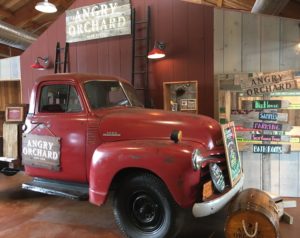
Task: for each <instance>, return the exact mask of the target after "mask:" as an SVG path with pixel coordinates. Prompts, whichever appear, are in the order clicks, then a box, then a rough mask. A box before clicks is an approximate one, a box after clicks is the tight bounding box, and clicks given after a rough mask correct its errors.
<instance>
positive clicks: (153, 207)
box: [114, 174, 181, 238]
mask: <svg viewBox="0 0 300 238" xmlns="http://www.w3.org/2000/svg"><path fill="white" fill-rule="evenodd" d="M177 213H179V212H178V208H177V207H176V204H175V202H174V201H173V199H172V198H171V196H170V194H169V192H168V190H167V189H166V187H165V185H164V184H163V183H162V181H161V180H160V179H159V178H157V177H155V176H154V175H152V174H142V175H140V176H136V177H131V178H129V179H128V180H125V182H124V183H123V184H121V186H120V187H119V189H118V190H117V192H116V193H115V196H114V216H115V220H116V223H117V225H118V226H119V228H120V230H121V231H122V232H123V233H124V234H125V235H126V236H127V237H130V238H141V237H143V238H148V237H149V238H150V237H151V238H164V237H172V238H173V237H175V235H176V233H177V231H178V228H179V229H180V223H181V221H179V219H180V215H179V214H177Z"/></svg>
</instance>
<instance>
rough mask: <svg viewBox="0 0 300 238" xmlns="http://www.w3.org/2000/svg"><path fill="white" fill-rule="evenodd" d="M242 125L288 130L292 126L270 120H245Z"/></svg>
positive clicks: (254, 127) (261, 128)
mask: <svg viewBox="0 0 300 238" xmlns="http://www.w3.org/2000/svg"><path fill="white" fill-rule="evenodd" d="M244 127H246V128H253V129H256V130H267V131H290V130H291V129H292V128H293V127H292V126H291V125H289V124H279V123H271V122H261V121H255V122H245V123H244Z"/></svg>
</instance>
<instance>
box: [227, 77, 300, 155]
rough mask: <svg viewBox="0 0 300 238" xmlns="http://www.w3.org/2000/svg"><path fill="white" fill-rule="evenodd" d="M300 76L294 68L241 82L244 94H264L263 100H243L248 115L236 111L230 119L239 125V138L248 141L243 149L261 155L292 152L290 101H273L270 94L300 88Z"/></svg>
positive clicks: (243, 107) (260, 95) (243, 106)
mask: <svg viewBox="0 0 300 238" xmlns="http://www.w3.org/2000/svg"><path fill="white" fill-rule="evenodd" d="M297 79H300V78H299V77H297V76H295V72H293V71H282V72H276V73H270V74H262V75H259V76H255V77H251V78H247V79H244V80H242V81H241V84H240V85H241V89H242V91H243V94H244V95H246V96H248V97H256V98H257V97H261V98H263V100H252V101H250V100H244V101H242V105H241V107H242V109H243V110H245V111H246V112H249V111H250V112H249V113H248V114H233V115H231V120H232V121H234V122H235V124H236V125H238V126H237V128H236V130H237V134H238V138H239V141H241V142H247V145H246V146H244V148H243V150H246V151H252V152H253V153H262V154H282V153H290V151H291V145H290V143H289V142H290V141H291V138H290V136H289V135H287V134H288V132H289V131H290V130H292V128H293V126H291V125H289V124H288V114H287V113H282V112H279V111H278V110H279V109H287V108H289V106H290V104H291V103H290V102H289V101H287V100H270V99H269V98H270V94H271V93H274V92H281V91H286V90H291V89H294V90H295V89H297V88H298V80H297Z"/></svg>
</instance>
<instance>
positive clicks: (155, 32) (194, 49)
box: [21, 0, 213, 116]
mask: <svg viewBox="0 0 300 238" xmlns="http://www.w3.org/2000/svg"><path fill="white" fill-rule="evenodd" d="M100 2H101V1H100ZM131 2H132V6H133V7H134V8H135V9H136V11H137V20H143V19H145V18H146V15H145V14H146V8H147V6H148V5H149V6H150V7H151V12H152V14H151V39H150V42H151V46H153V45H154V41H155V40H159V41H164V42H166V44H167V48H166V53H167V57H166V58H165V59H162V60H156V61H150V63H149V69H150V71H149V87H150V101H151V102H152V104H153V105H154V106H155V107H156V108H163V97H162V91H163V89H162V84H163V82H165V81H169V82H170V81H182V80H185V81H187V80H197V81H198V85H199V98H200V100H199V103H198V104H199V112H200V113H202V114H206V115H210V116H213V43H212V42H213V41H212V40H213V8H211V7H207V6H202V5H194V4H191V3H187V2H182V1H180V0H164V1H161V0H144V1H141V0H133V1H131ZM93 3H99V1H96V0H89V1H82V0H77V1H75V2H74V4H73V5H72V6H71V7H70V9H73V8H77V7H82V6H85V5H89V4H93ZM56 41H60V43H61V45H62V46H63V45H64V44H65V14H63V15H62V16H60V17H59V18H58V20H57V21H56V22H55V23H54V24H52V25H51V26H50V27H49V28H48V30H47V31H46V32H44V34H43V35H42V36H41V37H40V38H39V39H38V40H37V41H36V42H34V43H33V44H32V45H31V46H30V47H29V48H28V49H27V50H26V51H25V52H24V53H23V54H22V56H21V69H22V86H23V87H22V92H23V98H22V101H23V102H24V103H28V101H29V95H30V94H29V92H30V90H31V88H32V86H33V82H34V80H35V79H36V78H37V77H38V76H40V75H44V74H50V73H53V68H52V69H48V70H45V71H39V72H37V71H34V70H32V69H30V68H29V65H30V64H32V63H33V62H34V59H35V57H36V56H41V55H45V54H48V55H49V56H50V58H51V60H52V61H53V60H54V58H55V45H56ZM69 52H70V68H71V72H95V73H99V74H114V75H117V76H121V77H123V78H125V79H126V80H128V81H131V62H132V61H131V60H132V59H131V36H122V37H111V38H108V39H99V40H93V41H86V42H81V43H72V44H70V51H69Z"/></svg>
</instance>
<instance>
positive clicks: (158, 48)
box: [148, 42, 166, 59]
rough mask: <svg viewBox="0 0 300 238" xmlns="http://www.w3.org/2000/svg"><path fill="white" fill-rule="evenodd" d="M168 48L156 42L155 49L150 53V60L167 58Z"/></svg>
mask: <svg viewBox="0 0 300 238" xmlns="http://www.w3.org/2000/svg"><path fill="white" fill-rule="evenodd" d="M165 48H166V45H165V43H163V42H155V44H154V47H153V49H152V50H151V51H150V52H149V53H148V58H149V59H161V58H164V57H165V56H166V53H165V51H164V49H165Z"/></svg>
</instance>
